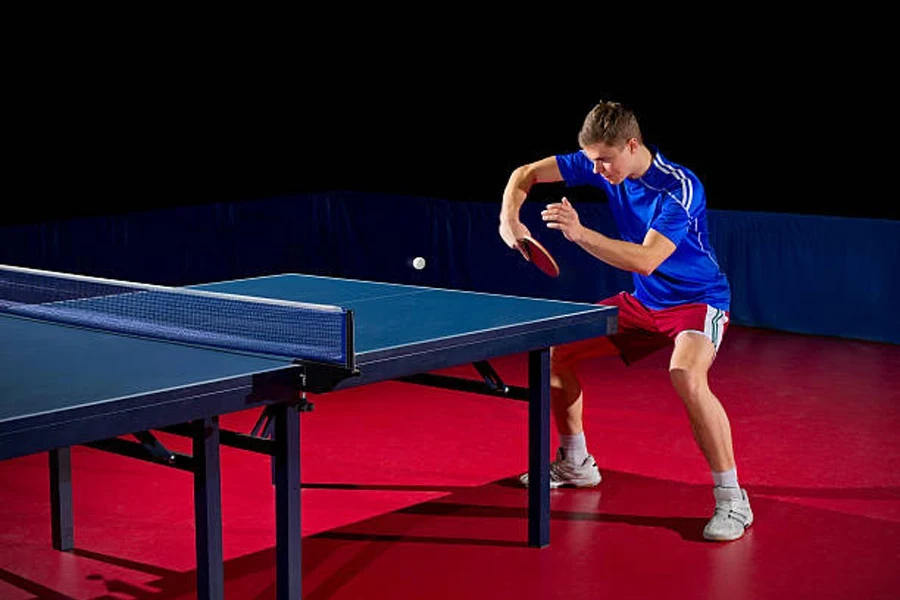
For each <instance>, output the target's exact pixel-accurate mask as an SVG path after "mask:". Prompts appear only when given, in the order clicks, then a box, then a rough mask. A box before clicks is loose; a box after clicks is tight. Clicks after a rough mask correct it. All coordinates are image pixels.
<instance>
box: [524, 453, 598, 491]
mask: <svg viewBox="0 0 900 600" xmlns="http://www.w3.org/2000/svg"><path fill="white" fill-rule="evenodd" d="M600 480H601V477H600V469H598V468H597V463H596V461H595V460H594V457H593V456H591V455H590V454H588V455H587V458H585V459H584V460H583V461H582V462H581V464H580V465H576V464H573V463H570V462H569V461H568V460H566V451H565V450H564V449H562V448H557V450H556V460H554V461H553V462H552V463H550V487H551V488H558V487H594V486H595V485H597V484H598V483H600ZM519 481H520V482H522V485H524V486H525V487H528V473H522V474H521V475H519Z"/></svg>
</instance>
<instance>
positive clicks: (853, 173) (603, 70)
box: [0, 38, 900, 223]
mask: <svg viewBox="0 0 900 600" xmlns="http://www.w3.org/2000/svg"><path fill="white" fill-rule="evenodd" d="M382 41H383V40H382ZM379 42H380V40H378V39H377V38H372V39H368V40H363V41H358V42H357V43H355V44H354V45H353V46H352V47H347V48H343V49H336V48H334V47H331V48H325V49H323V48H322V47H321V46H317V45H315V44H309V45H307V46H304V47H302V48H301V47H298V48H294V49H292V50H289V51H287V52H286V51H285V49H284V47H282V48H280V49H279V50H278V52H277V53H276V52H274V51H273V55H272V56H267V55H266V53H265V52H264V51H263V52H260V51H257V52H253V53H251V52H247V51H246V47H241V46H240V44H238V46H237V49H236V50H235V49H234V48H232V49H231V50H224V49H222V48H221V47H211V48H208V49H204V48H203V47H202V46H201V47H199V48H193V49H192V51H191V52H185V53H177V52H176V53H173V52H171V51H169V50H168V49H166V48H165V47H164V45H160V44H159V43H157V44H148V45H145V46H141V45H138V47H137V49H135V48H133V47H132V48H129V50H128V51H127V52H125V51H120V52H117V47H116V46H115V45H110V44H109V43H103V44H92V43H90V41H89V40H81V41H80V42H79V44H76V45H73V46H71V47H68V48H66V47H65V46H59V45H56V46H54V49H53V51H52V52H51V53H49V54H46V55H43V56H37V57H36V58H37V60H36V61H31V62H29V63H24V62H23V63H22V64H20V65H18V66H17V68H16V69H15V73H14V74H12V75H10V77H9V78H8V81H7V83H8V84H11V85H8V86H7V90H8V91H7V96H6V98H7V101H11V103H10V104H9V106H12V108H8V109H7V111H6V115H7V128H6V129H7V132H8V134H9V135H8V137H7V148H9V149H10V150H11V153H10V154H11V155H12V159H11V160H8V161H7V165H8V166H9V167H10V169H9V177H8V178H7V188H6V190H7V191H6V194H5V198H6V200H5V201H4V202H3V210H2V211H0V218H2V221H3V222H4V223H15V222H28V221H38V220H47V219H57V218H69V217H74V216H81V215H95V214H115V213H127V212H132V211H138V210H145V209H151V208H158V207H169V206H184V205H190V204H200V203H209V202H222V201H231V200H243V199H247V200H252V199H256V198H262V197H267V196H271V195H277V194H290V193H303V192H314V191H327V190H340V189H349V190H360V191H373V192H388V193H398V194H410V195H416V196H423V197H432V198H439V199H448V200H467V201H477V202H490V203H497V204H498V206H499V202H500V199H501V195H502V191H503V187H504V185H505V184H506V181H507V178H508V176H509V173H510V171H511V170H512V169H513V168H515V167H516V166H518V165H520V164H523V163H525V162H529V161H532V160H535V159H538V158H541V157H544V156H547V155H550V154H553V153H558V152H568V151H572V150H576V149H577V142H576V136H577V133H578V130H579V128H580V125H581V122H582V119H583V117H584V115H585V114H586V112H587V111H588V110H589V109H590V108H591V106H593V104H594V103H595V102H596V101H598V100H600V99H611V100H619V101H622V102H625V103H627V104H629V105H631V106H632V107H633V108H634V109H635V111H636V112H637V114H638V117H639V119H640V122H641V125H642V128H643V133H644V137H645V141H646V142H648V143H652V144H656V145H658V146H659V147H660V149H661V150H662V151H663V152H664V153H665V154H666V155H667V156H668V158H669V159H670V160H673V161H675V162H678V163H681V164H683V165H685V166H687V167H689V168H691V169H692V170H693V171H694V172H695V173H697V175H698V176H699V177H700V178H701V180H703V181H704V182H705V184H706V190H707V198H708V206H709V207H710V208H712V209H720V210H736V211H763V212H779V213H800V214H818V215H836V216H849V217H870V218H888V219H897V218H900V212H898V208H897V199H895V197H894V192H893V189H892V187H891V186H892V184H891V181H892V180H893V178H894V177H893V175H892V167H891V164H892V155H891V152H890V149H889V148H888V147H887V145H888V143H889V142H890V140H891V135H890V133H889V123H888V119H887V117H886V115H889V114H890V112H889V111H888V110H887V107H888V106H889V104H890V103H891V99H892V96H893V94H894V92H893V91H889V90H890V89H891V88H890V86H889V85H888V83H889V82H888V81H887V80H886V79H885V78H884V77H874V76H873V75H872V72H871V71H872V69H873V65H872V61H871V60H868V61H862V60H860V59H859V57H857V58H848V56H847V55H846V51H845V48H846V46H841V45H840V44H833V45H829V44H827V43H826V44H824V45H823V46H821V47H816V48H810V47H809V46H808V45H807V46H804V45H802V44H801V45H797V46H791V47H788V48H776V49H774V50H772V49H770V51H769V52H767V53H761V52H759V48H755V49H751V50H750V51H747V50H746V49H743V50H742V49H738V50H735V51H733V52H728V53H725V52H723V51H721V49H720V51H717V49H716V48H714V47H709V48H706V49H705V50H704V51H703V52H700V53H698V54H697V55H693V56H678V57H677V58H676V57H675V56H673V55H666V54H658V53H656V52H653V51H651V52H649V53H646V54H642V55H641V57H642V58H640V59H637V58H636V57H630V58H629V57H628V55H627V54H626V53H619V55H612V56H607V55H604V54H602V53H601V54H598V55H597V56H596V57H593V56H591V55H590V54H589V53H584V54H583V53H582V52H583V51H581V50H579V51H575V50H571V51H563V50H561V49H557V50H556V51H555V52H547V53H544V54H545V56H543V57H542V60H541V61H538V58H535V57H532V56H531V55H530V54H529V53H528V52H526V51H524V50H523V49H518V50H517V49H515V48H513V49H509V48H503V47H502V44H501V47H499V49H495V50H496V51H488V50H485V49H483V48H481V49H479V50H478V51H477V52H469V53H465V52H459V51H455V50H453V49H451V48H448V47H443V48H442V49H441V50H440V51H436V52H430V53H426V52H421V53H418V52H415V51H413V48H414V47H411V46H409V45H403V44H400V45H397V44H394V45H391V44H383V45H379ZM288 47H290V46H289V45H288ZM257 50H258V49H257ZM650 50H654V48H653V47H652V46H651V47H650ZM276 54H277V56H275V55H276ZM723 54H725V55H723ZM864 55H865V56H866V57H872V58H875V59H879V60H880V59H881V58H880V57H881V54H880V52H879V51H878V50H877V49H875V50H871V51H869V50H867V51H866V52H865V53H864ZM32 58H35V57H32ZM539 58H541V57H539ZM531 61H534V62H531ZM547 192H548V193H549V194H556V193H562V192H561V188H559V187H558V186H557V187H554V186H549V187H548V190H547ZM572 194H573V195H574V196H575V197H576V199H579V200H581V201H602V198H601V197H599V196H597V195H596V194H594V193H592V192H591V191H590V190H580V191H579V190H576V191H574V192H572Z"/></svg>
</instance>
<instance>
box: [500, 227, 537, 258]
mask: <svg viewBox="0 0 900 600" xmlns="http://www.w3.org/2000/svg"><path fill="white" fill-rule="evenodd" d="M526 235H527V236H530V235H531V232H530V231H528V228H527V227H525V225H523V224H522V222H521V221H519V220H518V219H501V220H500V237H501V238H503V241H504V242H506V245H507V246H509V247H510V248H515V249H516V250H518V251H519V252H521V253H522V256H525V257H526V258H527V255H526V254H525V250H524V249H523V248H521V247H520V246H519V242H518V241H517V240H519V239H521V238H522V237H524V236H526Z"/></svg>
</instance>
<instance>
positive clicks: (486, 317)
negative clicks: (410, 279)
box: [0, 275, 600, 421]
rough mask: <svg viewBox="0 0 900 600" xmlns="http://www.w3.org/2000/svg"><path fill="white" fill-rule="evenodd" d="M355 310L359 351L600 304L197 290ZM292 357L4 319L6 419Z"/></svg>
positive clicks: (430, 292)
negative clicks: (246, 352) (238, 351)
mask: <svg viewBox="0 0 900 600" xmlns="http://www.w3.org/2000/svg"><path fill="white" fill-rule="evenodd" d="M193 287H196V288H198V289H206V290H211V291H217V292H227V293H231V294H242V295H251V296H260V297H266V298H276V299H282V300H293V301H300V302H308V303H316V304H328V305H338V306H343V307H345V308H349V309H351V310H353V311H354V317H355V347H356V351H357V353H365V352H370V351H373V350H377V349H383V348H390V347H396V346H403V345H404V344H411V343H417V342H421V341H422V340H423V339H427V340H441V339H445V338H452V337H453V336H457V335H461V334H465V333H470V332H473V331H490V330H491V329H494V328H502V327H508V326H510V325H521V324H526V325H527V324H535V325H536V326H539V325H540V324H541V323H544V322H546V321H548V320H552V319H554V318H558V317H565V316H567V315H573V314H579V313H583V312H585V311H598V310H600V307H597V306H594V305H591V304H584V303H574V302H562V301H556V300H541V299H534V298H518V297H510V296H501V295H493V294H481V293H474V292H465V291H453V290H444V289H436V288H424V287H415V286H406V285H397V284H390V283H377V282H365V281H356V280H345V279H333V278H327V277H318V276H309V275H276V276H270V277H260V278H254V279H246V280H237V281H230V282H220V283H210V284H203V285H198V286H193ZM288 365H290V361H288V360H285V359H282V358H275V357H265V356H254V355H248V354H240V353H232V352H227V351H220V350H215V349H210V348H202V347H195V346H190V345H186V344H174V343H168V342H163V341H155V340H149V339H140V338H135V337H128V336H122V335H115V334H111V333H103V332H99V331H93V330H86V329H80V328H76V327H69V326H62V325H54V324H50V323H44V322H40V321H33V320H29V319H25V318H17V317H10V316H0V421H3V420H7V419H11V418H16V417H22V416H24V415H35V414H40V413H42V412H46V411H54V410H60V409H65V408H67V407H76V406H84V405H86V404H93V403H99V402H107V401H111V400H114V399H118V398H123V397H128V396H132V395H138V394H145V393H150V392H153V391H157V390H166V389H170V388H173V387H179V386H188V385H193V384H197V383H202V382H209V381H216V380H220V379H227V378H232V377H239V376H243V375H252V374H255V373H262V372H267V371H273V370H278V369H283V368H285V367H287V366H288Z"/></svg>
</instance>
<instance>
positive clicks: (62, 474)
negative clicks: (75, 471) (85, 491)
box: [50, 448, 75, 551]
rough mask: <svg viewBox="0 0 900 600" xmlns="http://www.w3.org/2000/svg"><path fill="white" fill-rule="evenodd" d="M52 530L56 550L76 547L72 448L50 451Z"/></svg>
mask: <svg viewBox="0 0 900 600" xmlns="http://www.w3.org/2000/svg"><path fill="white" fill-rule="evenodd" d="M50 530H51V535H52V537H53V548H54V549H55V550H64V551H65V550H71V549H73V548H74V547H75V525H74V519H73V515H72V449H71V448H57V449H56V450H51V451H50Z"/></svg>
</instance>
